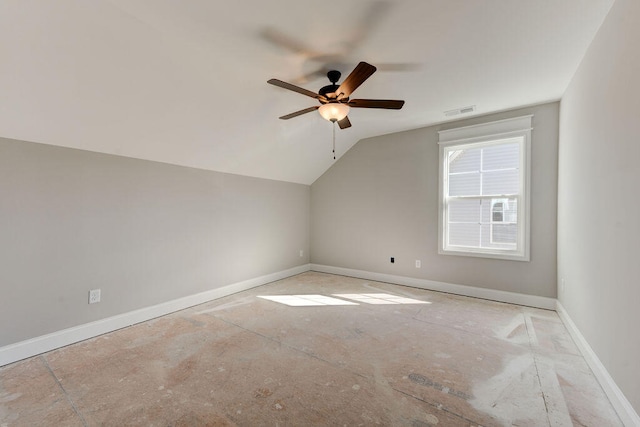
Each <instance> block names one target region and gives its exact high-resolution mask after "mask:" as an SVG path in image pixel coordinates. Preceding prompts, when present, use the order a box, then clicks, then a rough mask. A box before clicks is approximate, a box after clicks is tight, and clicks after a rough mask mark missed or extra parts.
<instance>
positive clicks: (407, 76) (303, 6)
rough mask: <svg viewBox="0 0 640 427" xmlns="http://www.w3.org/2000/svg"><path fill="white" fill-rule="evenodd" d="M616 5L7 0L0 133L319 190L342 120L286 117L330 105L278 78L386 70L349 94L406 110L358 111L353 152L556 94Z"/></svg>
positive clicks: (505, 0) (566, 1) (346, 135)
mask: <svg viewBox="0 0 640 427" xmlns="http://www.w3.org/2000/svg"><path fill="white" fill-rule="evenodd" d="M612 3H613V0H562V1H558V0H519V1H514V0H446V1H445V0H416V1H408V0H407V1H402V0H397V1H391V0H390V1H386V2H375V1H369V0H367V1H363V0H357V1H355V0H351V1H334V0H325V1H319V2H318V1H315V2H310V1H300V0H275V1H274V0H272V1H265V0H244V1H233V2H231V1H212V0H89V1H87V0H29V1H25V0H0V136H3V137H8V138H16V139H22V140H27V141H34V142H41V143H46V144H54V145H60V146H66V147H75V148H81V149H86V150H91V151H97V152H104V153H111V154H118V155H122V156H129V157H135V158H141V159H149V160H155V161H160V162H166V163H173V164H178V165H185V166H192V167H197V168H203V169H211V170H217V171H222V172H230V173H236V174H241V175H249V176H257V177H263V178H270V179H276V180H283V181H291V182H298V183H304V184H311V183H312V182H313V181H315V179H316V178H318V177H319V176H320V175H321V174H322V173H324V171H326V170H327V169H328V168H329V167H330V166H331V165H332V164H333V162H334V160H333V157H332V155H331V132H332V129H331V127H332V125H331V123H329V122H327V121H325V120H323V119H322V118H321V117H320V115H319V114H318V113H317V112H312V113H309V114H306V115H302V116H299V117H296V118H294V119H291V120H288V121H284V120H279V119H278V117H279V116H281V115H284V114H287V113H290V112H293V111H296V110H299V109H303V108H306V107H310V106H313V105H316V102H317V101H315V100H314V99H312V98H308V97H305V96H303V95H300V94H297V93H294V92H291V91H287V90H284V89H281V88H278V87H275V86H272V85H268V84H267V83H266V82H267V80H268V79H270V78H278V79H281V80H285V81H290V82H293V83H296V84H298V85H300V86H303V87H305V88H307V89H310V90H312V91H314V92H315V91H317V90H318V89H319V88H320V87H321V86H324V85H326V84H328V83H329V82H328V80H327V79H326V77H320V78H315V79H314V78H312V79H310V80H309V81H306V82H304V81H303V80H301V78H302V77H303V76H305V75H307V74H309V73H311V72H313V71H315V70H317V69H319V68H321V67H325V66H330V65H338V66H339V67H340V69H339V71H341V72H342V73H343V78H344V77H346V75H347V74H348V73H349V72H350V71H351V70H352V69H353V67H355V65H356V64H357V63H358V62H359V61H361V60H362V61H366V62H369V63H371V64H373V65H380V68H381V69H380V70H379V71H378V72H377V73H375V74H374V75H373V76H372V77H371V78H370V79H369V80H367V81H366V82H365V83H364V84H363V85H362V86H361V87H360V88H359V89H358V90H357V91H356V92H355V94H354V95H352V98H383V99H404V100H406V104H405V106H404V108H403V109H402V110H399V111H391V110H372V109H352V111H351V113H350V115H349V117H350V119H351V122H352V124H353V127H351V128H349V129H346V130H340V129H338V130H337V132H336V135H337V141H336V145H337V155H338V156H341V155H343V154H344V152H345V151H347V150H348V149H349V148H351V147H352V146H353V145H354V144H355V143H356V142H357V141H358V140H360V139H362V138H366V137H370V136H375V135H381V134H385V133H391V132H396V131H401V130H407V129H414V128H418V127H422V126H426V125H430V124H434V123H439V122H443V121H446V120H448V119H449V118H448V117H446V116H445V115H444V111H447V110H452V109H455V108H459V107H465V106H469V105H476V106H477V111H476V113H475V114H485V113H489V112H493V111H499V110H504V109H509V108H513V107H518V106H523V105H530V104H536V103H541V102H545V101H551V100H557V99H559V98H560V97H561V96H562V94H563V92H564V90H565V88H566V87H567V85H568V83H569V81H570V79H571V77H572V76H573V73H574V72H575V70H576V68H577V66H578V64H579V62H580V60H581V59H582V57H583V55H584V52H585V50H586V48H587V47H588V45H589V43H590V42H591V40H592V39H593V37H594V35H595V33H596V31H597V29H598V28H599V26H600V24H601V23H602V21H603V20H604V17H605V15H606V13H607V12H608V10H609V8H610V7H611V4H612ZM294 45H298V46H297V47H298V48H299V49H298V50H297V51H296V50H295V49H294V47H296V46H294ZM312 51H313V52H312ZM385 64H387V68H390V69H391V70H387V71H384V70H382V68H385V67H384V65H385ZM389 64H391V65H389ZM394 64H395V67H393V66H392V65H394ZM393 69H396V70H395V71H393ZM398 69H399V70H398ZM459 117H460V116H458V118H459Z"/></svg>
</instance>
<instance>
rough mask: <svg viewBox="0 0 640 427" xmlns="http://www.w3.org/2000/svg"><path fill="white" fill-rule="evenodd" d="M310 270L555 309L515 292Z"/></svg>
mask: <svg viewBox="0 0 640 427" xmlns="http://www.w3.org/2000/svg"><path fill="white" fill-rule="evenodd" d="M311 270H313V271H319V272H322V273H331V274H339V275H341V276H350V277H357V278H359V279H367V280H375V281H378V282H386V283H393V284H396V285H404V286H411V287H413V288H420V289H427V290H430V291H439V292H447V293H450V294H456V295H464V296H467V297H474V298H482V299H488V300H492V301H500V302H507V303H510V304H518V305H526V306H528V307H536V308H543V309H546V310H555V309H556V299H555V298H547V297H540V296H536V295H525V294H519V293H516V292H507V291H498V290H495V289H486V288H476V287H474V286H466V285H455V284H452V283H445V282H436V281H433V280H426V279H416V278H413V277H406V276H395V275H392V274H384V273H373V272H370V271H363V270H353V269H351V268H342V267H332V266H328V265H319V264H311Z"/></svg>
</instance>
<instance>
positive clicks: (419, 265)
mask: <svg viewBox="0 0 640 427" xmlns="http://www.w3.org/2000/svg"><path fill="white" fill-rule="evenodd" d="M420 267H422V263H421V262H420V260H419V259H417V260H416V268H420Z"/></svg>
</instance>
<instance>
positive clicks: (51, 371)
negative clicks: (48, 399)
mask: <svg viewBox="0 0 640 427" xmlns="http://www.w3.org/2000/svg"><path fill="white" fill-rule="evenodd" d="M40 360H41V361H42V364H43V365H44V367H45V368H47V370H48V371H49V373H50V374H51V376H52V377H53V379H54V380H55V381H56V384H58V387H60V390H62V394H63V395H64V397H65V398H66V399H67V402H69V404H70V405H71V407H72V408H73V412H75V413H76V415H77V416H78V418H80V421H82V425H83V426H85V427H87V426H88V425H89V424H87V420H85V419H84V417H83V416H82V414H81V413H80V411H79V410H78V407H77V406H76V404H75V403H74V402H73V400H72V399H71V396H69V394H68V393H67V390H65V389H64V386H63V385H62V383H61V382H60V380H59V379H58V377H57V376H56V374H54V373H53V369H51V366H49V362H48V361H47V359H46V357H44V356H40Z"/></svg>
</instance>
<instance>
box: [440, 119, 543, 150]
mask: <svg viewBox="0 0 640 427" xmlns="http://www.w3.org/2000/svg"><path fill="white" fill-rule="evenodd" d="M532 120H533V114H529V115H527V116H520V117H514V118H511V119H504V120H496V121H493V122H487V123H480V124H477V125H471V126H463V127H458V128H453V129H447V130H441V131H439V132H438V144H452V143H462V142H464V143H468V142H471V141H472V140H473V139H476V138H483V139H484V138H486V137H494V136H495V137H498V136H499V137H502V136H503V134H505V135H506V134H509V133H511V132H522V131H525V130H531V129H532V127H531V122H532Z"/></svg>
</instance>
